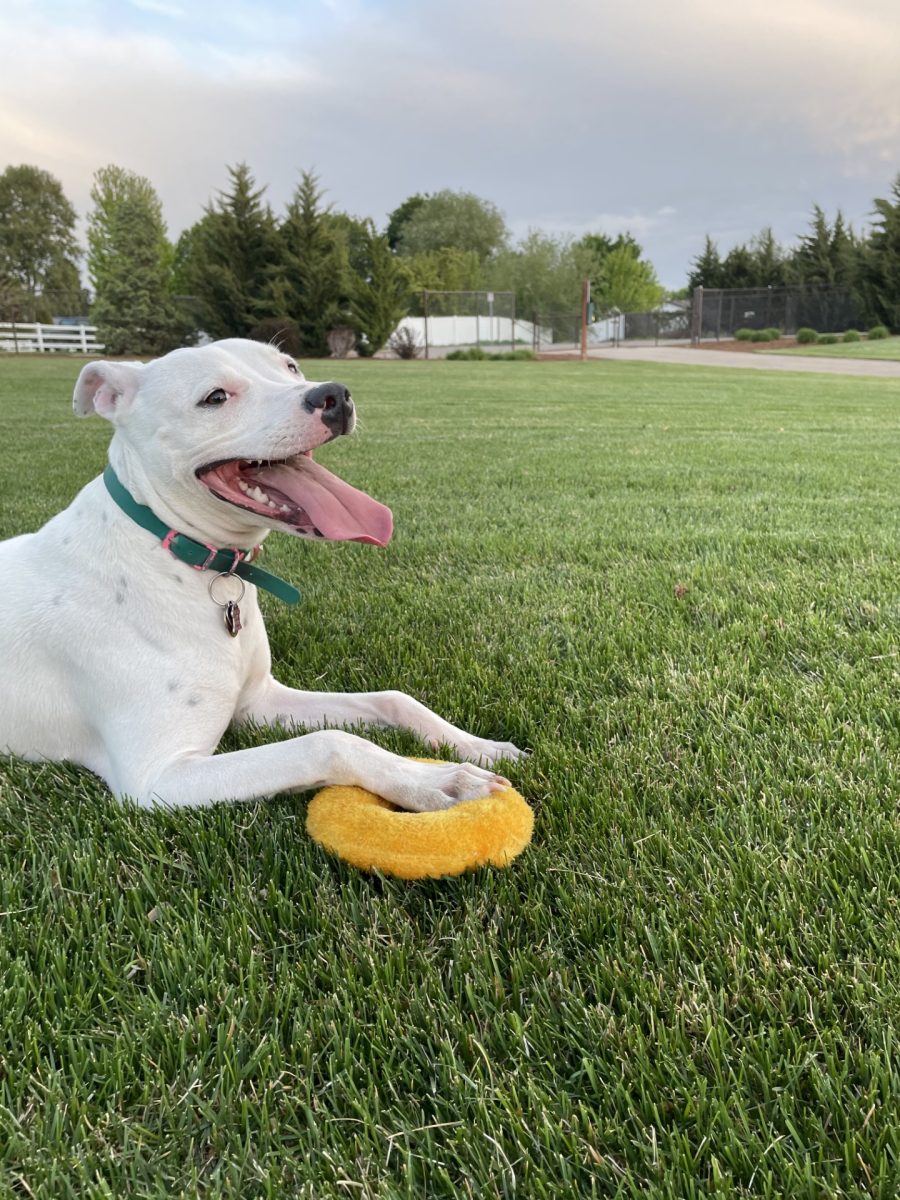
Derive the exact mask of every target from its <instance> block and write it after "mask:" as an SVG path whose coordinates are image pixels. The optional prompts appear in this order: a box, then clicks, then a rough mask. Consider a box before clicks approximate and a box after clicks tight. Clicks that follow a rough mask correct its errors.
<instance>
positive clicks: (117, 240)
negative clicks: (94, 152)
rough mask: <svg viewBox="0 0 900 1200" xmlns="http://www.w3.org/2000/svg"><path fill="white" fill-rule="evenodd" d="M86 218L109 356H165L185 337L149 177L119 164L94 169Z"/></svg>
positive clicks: (96, 309) (98, 319)
mask: <svg viewBox="0 0 900 1200" xmlns="http://www.w3.org/2000/svg"><path fill="white" fill-rule="evenodd" d="M91 199H92V200H93V202H94V208H93V210H92V212H91V214H90V216H89V218H88V270H89V272H90V276H91V282H92V284H93V286H94V292H95V298H94V305H93V309H92V317H93V319H94V321H95V323H96V324H97V326H98V336H99V337H100V339H101V341H103V342H104V343H105V345H106V349H107V352H108V353H110V354H161V353H164V352H165V351H167V350H171V349H172V347H173V346H176V345H178V344H179V342H180V341H181V340H182V334H183V329H182V327H181V326H182V322H181V319H180V317H179V313H178V310H177V307H176V305H175V303H174V301H173V299H172V291H171V285H172V248H171V246H170V245H169V243H168V241H167V239H166V227H165V224H164V222H163V216H162V205H161V204H160V201H159V197H158V196H157V194H156V192H155V191H154V189H153V187H152V185H151V184H150V182H149V181H148V180H146V179H144V178H142V177H141V176H140V175H135V174H134V173H133V172H131V171H126V170H124V169H123V168H122V167H116V166H109V167H103V168H101V169H100V170H99V171H97V173H96V175H95V176H94V185H93V187H92V188H91Z"/></svg>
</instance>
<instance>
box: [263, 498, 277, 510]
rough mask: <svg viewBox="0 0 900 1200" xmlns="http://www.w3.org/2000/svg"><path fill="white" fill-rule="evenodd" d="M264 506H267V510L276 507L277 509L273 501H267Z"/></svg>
mask: <svg viewBox="0 0 900 1200" xmlns="http://www.w3.org/2000/svg"><path fill="white" fill-rule="evenodd" d="M266 504H268V506H269V508H276V507H277V505H276V504H275V501H274V500H267V501H266Z"/></svg>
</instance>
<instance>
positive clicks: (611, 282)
mask: <svg viewBox="0 0 900 1200" xmlns="http://www.w3.org/2000/svg"><path fill="white" fill-rule="evenodd" d="M575 249H576V259H577V263H578V269H579V275H580V276H581V277H582V278H584V277H585V276H587V277H588V278H589V279H590V281H591V298H592V299H593V302H594V306H595V308H596V310H597V311H598V312H600V313H602V312H611V311H612V310H614V309H615V310H617V311H618V312H646V311H647V310H648V309H651V308H656V307H657V306H658V305H659V304H660V303H661V302H662V299H663V296H664V295H665V289H664V288H663V287H662V285H661V284H660V282H659V280H658V279H657V277H656V271H655V270H654V267H653V264H652V263H651V262H650V261H649V260H647V259H645V258H643V257H642V255H643V250H642V249H641V245H640V243H639V242H638V241H637V239H636V238H634V237H633V236H632V235H631V234H630V233H627V232H626V233H621V234H619V235H618V236H617V237H616V238H610V237H608V236H607V235H606V234H602V233H591V234H586V235H585V236H584V237H583V238H582V239H581V241H580V242H578V243H577V244H576V247H575Z"/></svg>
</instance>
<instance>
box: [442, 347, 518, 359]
mask: <svg viewBox="0 0 900 1200" xmlns="http://www.w3.org/2000/svg"><path fill="white" fill-rule="evenodd" d="M444 357H445V358H446V359H447V360H448V361H449V362H520V361H521V362H525V361H530V360H533V359H534V354H533V353H532V352H531V350H524V349H523V350H507V351H505V352H501V353H500V354H488V352H487V351H486V350H482V348H481V347H480V346H470V347H469V348H468V349H467V350H451V351H450V353H449V354H447V355H445V356H444Z"/></svg>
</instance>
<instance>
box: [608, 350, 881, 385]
mask: <svg viewBox="0 0 900 1200" xmlns="http://www.w3.org/2000/svg"><path fill="white" fill-rule="evenodd" d="M588 353H589V356H590V357H591V358H608V359H610V360H611V361H612V360H618V361H620V362H655V363H674V364H677V365H678V366H680V367H739V368H741V369H743V370H749V371H816V372H818V373H819V374H820V375H822V374H824V375H866V376H868V377H869V378H875V379H877V378H882V379H900V362H890V361H889V360H885V359H873V358H816V357H814V356H813V355H803V354H784V355H781V354H753V353H741V352H733V351H728V350H704V349H703V347H702V346H699V347H696V348H695V347H693V346H619V347H617V348H615V349H613V348H611V347H610V348H606V349H602V350H590V351H589V352H588Z"/></svg>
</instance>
